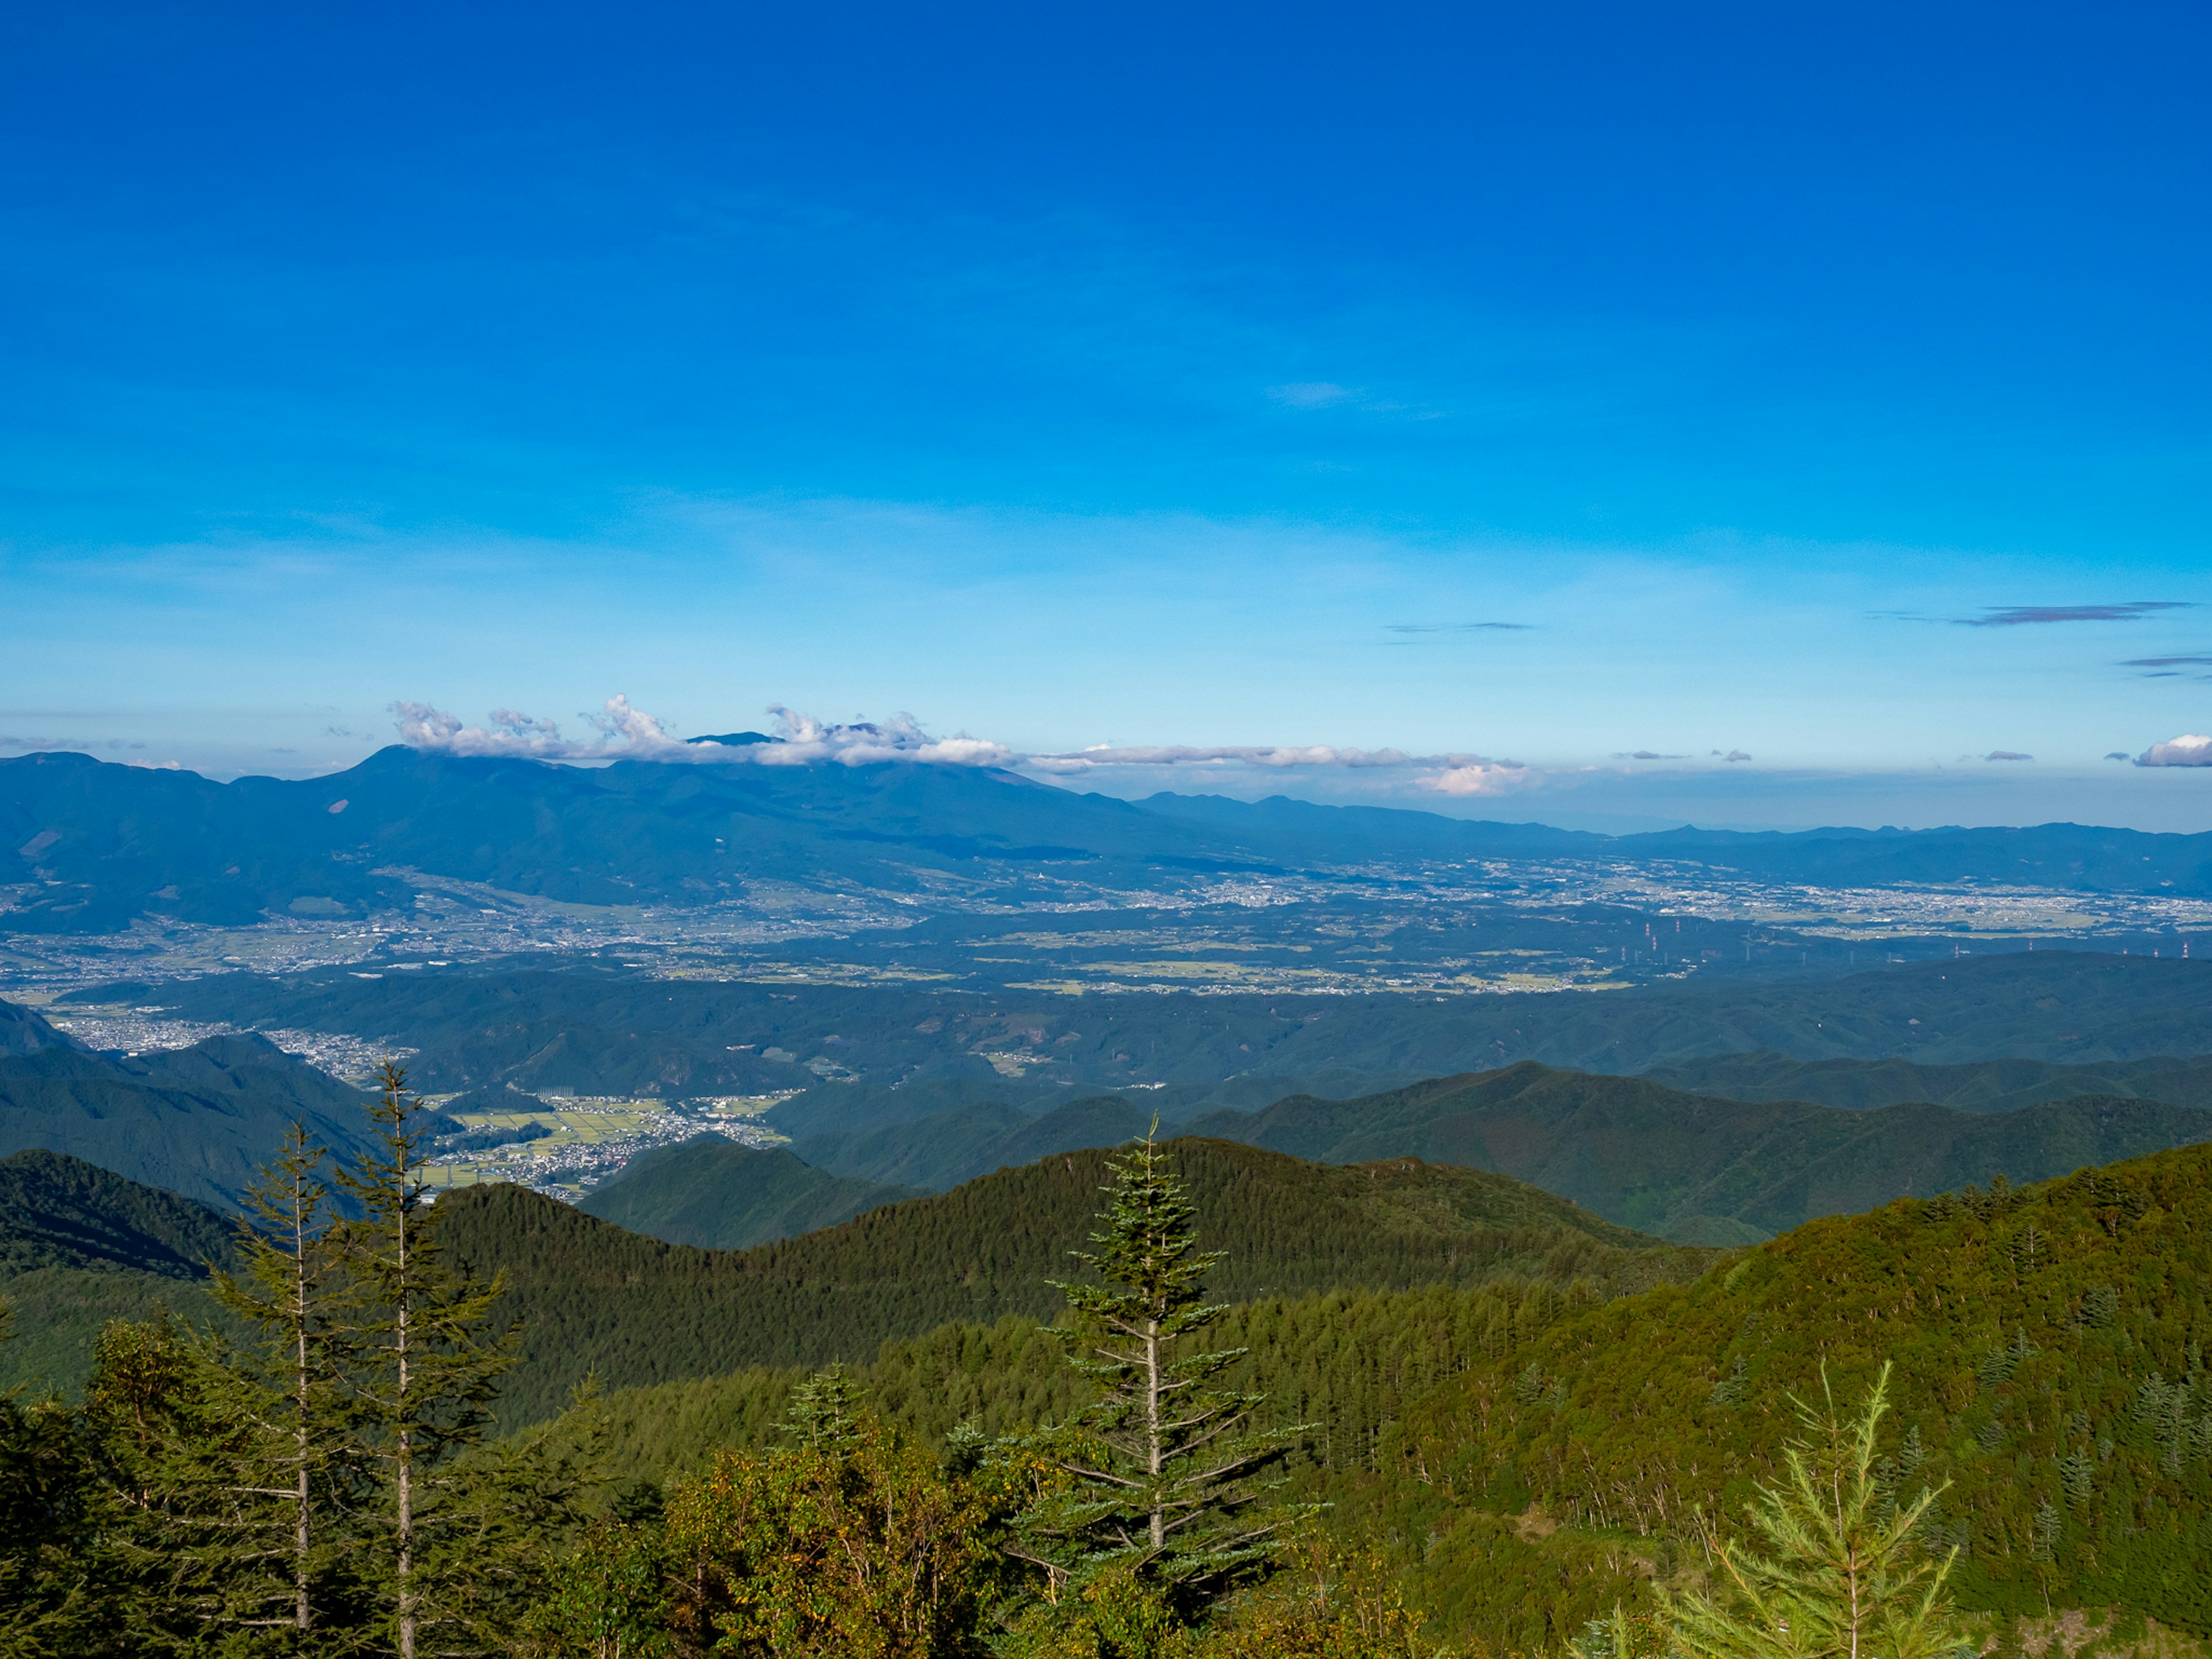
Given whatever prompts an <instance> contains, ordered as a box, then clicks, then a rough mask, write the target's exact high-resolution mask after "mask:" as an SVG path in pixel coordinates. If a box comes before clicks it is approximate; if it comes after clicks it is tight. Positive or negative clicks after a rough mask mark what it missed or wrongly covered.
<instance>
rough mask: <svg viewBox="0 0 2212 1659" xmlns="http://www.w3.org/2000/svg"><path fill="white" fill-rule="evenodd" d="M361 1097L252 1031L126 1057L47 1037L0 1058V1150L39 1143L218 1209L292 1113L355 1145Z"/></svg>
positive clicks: (311, 1127)
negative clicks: (35, 1045) (36, 1045)
mask: <svg viewBox="0 0 2212 1659" xmlns="http://www.w3.org/2000/svg"><path fill="white" fill-rule="evenodd" d="M0 1006H5V1005H4V1004H0ZM366 1101H367V1097H366V1096H364V1095H362V1093H361V1092H360V1091H358V1090H356V1089H352V1088H349V1087H348V1086H347V1085H344V1084H343V1083H340V1082H338V1081H337V1079H334V1078H331V1077H329V1076H326V1075H325V1073H321V1072H319V1071H317V1070H315V1068H314V1067H313V1066H309V1065H307V1063H306V1062H305V1061H304V1060H297V1059H295V1058H294V1057H293V1056H292V1055H290V1054H286V1053H284V1052H283V1050H282V1049H280V1048H277V1047H276V1045H275V1044H274V1043H272V1042H270V1041H269V1040H268V1039H267V1038H265V1037H262V1036H251V1035H248V1036H212V1037H208V1038H206V1039H204V1041H202V1042H197V1043H194V1044H193V1045H192V1046H191V1048H173V1049H167V1050H161V1051H156V1052H154V1053H150V1054H140V1055H137V1056H135V1057H132V1058H128V1059H126V1058H124V1057H122V1056H120V1055H113V1054H93V1053H90V1052H88V1051H87V1050H85V1049H83V1048H78V1047H75V1046H71V1047H66V1048H64V1047H57V1046H51V1045H49V1046H46V1047H41V1048H37V1049H36V1050H35V1051H33V1052H31V1053H27V1054H15V1055H9V1056H7V1057H5V1058H0V1156H4V1155H5V1154H7V1153H10V1152H20V1151H21V1150H23V1149H25V1148H27V1147H44V1148H46V1150H48V1151H50V1152H65V1153H68V1154H70V1156H71V1157H74V1158H82V1159H84V1160H85V1161H86V1162H88V1163H90V1164H97V1165H99V1166H100V1168H102V1169H106V1170H113V1171H115V1172H116V1173H118V1175H121V1176H126V1177H128V1178H129V1179H131V1180H133V1181H137V1182H144V1183H145V1184H147V1185H149V1186H152V1187H159V1188H165V1189H166V1190H167V1191H170V1192H174V1193H181V1194H185V1196H186V1197H189V1198H193V1199H197V1200H199V1201H200V1202H202V1203H205V1204H214V1205H217V1206H225V1207H228V1206H234V1205H235V1204H236V1203H237V1201H238V1199H239V1196H240V1194H242V1193H243V1192H244V1191H245V1190H246V1187H247V1185H248V1184H249V1183H250V1182H252V1179H253V1177H254V1175H255V1172H256V1171H257V1170H259V1169H260V1168H261V1166H262V1165H263V1164H265V1163H267V1162H268V1160H269V1158H270V1156H271V1155H272V1154H273V1153H274V1152H276V1148H277V1146H278V1145H279V1144H280V1143H281V1142H282V1140H283V1137H284V1135H285V1133H286V1132H287V1131H288V1130H289V1129H290V1127H291V1126H292V1125H293V1124H294V1123H295V1121H296V1122H304V1123H305V1124H306V1125H307V1130H308V1133H310V1134H312V1135H313V1137H314V1138H315V1139H318V1140H319V1141H320V1142H321V1143H322V1144H323V1145H324V1146H326V1147H328V1148H330V1149H331V1151H332V1152H337V1153H338V1154H340V1155H342V1156H345V1157H349V1158H350V1157H356V1156H358V1155H359V1154H360V1153H362V1152H365V1151H366V1150H367V1143H366V1141H365V1139H364V1136H365V1133H366V1132H367V1130H368V1119H367V1117H366V1116H365V1115H364V1114H363V1107H364V1105H365V1103H366Z"/></svg>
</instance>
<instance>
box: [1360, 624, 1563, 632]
mask: <svg viewBox="0 0 2212 1659" xmlns="http://www.w3.org/2000/svg"><path fill="white" fill-rule="evenodd" d="M1534 627H1535V624H1534V623H1509V622H1472V623H1383V629H1384V630H1385V631H1386V632H1389V633H1392V634H1526V633H1528V632H1529V631H1530V630H1531V629H1534Z"/></svg>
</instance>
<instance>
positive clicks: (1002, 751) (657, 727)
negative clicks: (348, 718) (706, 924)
mask: <svg viewBox="0 0 2212 1659" xmlns="http://www.w3.org/2000/svg"><path fill="white" fill-rule="evenodd" d="M768 712H769V714H772V715H774V716H775V724H776V726H777V736H776V738H775V740H774V741H772V742H769V743H757V744H719V743H690V742H686V741H685V740H684V739H683V738H676V737H672V736H671V735H670V734H669V731H668V727H667V726H666V724H665V722H664V721H663V720H661V719H660V718H659V716H658V715H655V714H647V712H646V711H645V710H643V709H642V708H633V707H632V706H631V704H630V702H629V698H628V697H626V696H622V695H620V694H619V693H617V695H616V696H611V697H609V698H608V699H607V701H606V703H605V707H604V708H602V709H601V711H600V712H599V713H598V714H586V715H584V716H582V719H583V720H584V721H585V723H586V725H588V726H592V727H593V728H594V729H595V730H596V731H597V732H598V733H599V736H598V737H597V738H595V739H591V740H585V741H579V740H577V739H574V738H564V737H562V735H561V728H560V726H558V725H556V723H555V722H554V721H552V720H543V719H538V718H536V717H533V716H532V715H529V714H520V713H518V712H516V711H515V710H513V709H512V708H501V709H498V710H495V712H494V713H493V714H492V716H491V719H490V723H489V725H488V726H469V725H466V724H465V723H464V722H463V721H462V720H460V719H459V717H458V716H455V715H453V714H447V713H446V712H445V711H444V710H442V709H439V708H432V707H431V706H430V705H429V704H428V703H422V702H395V703H393V704H392V715H393V717H394V722H395V724H396V725H397V726H398V728H399V740H400V741H401V742H402V743H404V744H407V746H408V747H410V749H422V750H432V751H435V752H436V753H439V754H446V755H473V756H483V755H493V756H502V755H503V756H515V757H522V758H526V759H532V760H562V761H607V760H650V761H664V762H669V763H675V764H678V765H685V766H749V765H750V766H811V765H814V764H817V763H822V762H836V763H839V764H842V765H845V766H865V765H866V764H868V763H871V762H875V761H890V760H908V761H922V762H927V763H933V764H938V765H947V766H1009V765H1012V764H1013V763H1015V761H1016V760H1017V759H1018V757H1017V756H1016V755H1015V753H1014V751H1013V750H1011V749H1009V748H1007V747H1006V744H1002V743H993V742H989V741H987V740H986V739H983V738H970V737H967V736H965V735H962V736H956V737H951V738H933V737H931V736H930V735H929V734H928V733H927V732H925V731H923V730H922V729H921V726H920V725H918V724H917V723H916V722H915V718H914V716H913V715H911V714H896V715H893V716H892V717H891V718H890V720H883V721H869V720H857V721H854V723H853V724H851V725H849V726H842V725H836V724H834V723H831V722H828V721H823V720H817V719H815V718H814V717H813V716H812V715H811V714H800V713H799V712H798V711H796V710H795V709H790V708H783V707H782V706H781V705H777V706H775V707H772V708H769V711H768Z"/></svg>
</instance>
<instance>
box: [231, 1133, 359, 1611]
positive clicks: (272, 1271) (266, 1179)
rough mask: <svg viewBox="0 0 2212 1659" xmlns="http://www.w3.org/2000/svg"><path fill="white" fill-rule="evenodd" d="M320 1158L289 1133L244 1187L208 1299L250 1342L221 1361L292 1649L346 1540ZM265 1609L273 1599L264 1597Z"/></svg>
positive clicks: (340, 1319)
mask: <svg viewBox="0 0 2212 1659" xmlns="http://www.w3.org/2000/svg"><path fill="white" fill-rule="evenodd" d="M324 1157H325V1152H324V1149H323V1148H322V1147H320V1146H316V1145H315V1144H314V1143H313V1141H311V1140H310V1139H308V1136H307V1131H306V1129H305V1128H304V1127H302V1126H301V1125H298V1124H295V1125H294V1126H293V1127H292V1129H291V1131H290V1133H289V1134H288V1135H287V1136H286V1137H285V1139H284V1141H283V1146H281V1147H280V1148H279V1149H278V1152H277V1154H276V1158H275V1160H274V1161H273V1162H272V1163H271V1164H270V1165H269V1166H268V1167H267V1168H266V1169H265V1170H263V1171H262V1173H261V1176H260V1177H259V1178H258V1180H257V1181H256V1182H254V1183H253V1185H252V1187H251V1188H248V1189H247V1192H246V1205H245V1215H244V1217H243V1218H241V1220H240V1225H239V1231H238V1244H239V1251H240V1256H241V1257H242V1258H243V1261H244V1263H245V1267H244V1272H243V1273H240V1274H236V1275H234V1274H230V1273H218V1274H216V1277H215V1280H214V1285H213V1289H214V1291H215V1295H216V1300H217V1301H218V1302H220V1303H221V1304H222V1306H223V1307H224V1308H226V1309H227V1310H228V1311H229V1312H231V1313H232V1314H233V1315H234V1316H237V1318H238V1319H239V1320H240V1322H242V1323H244V1324H245V1325H246V1326H247V1327H248V1328H251V1329H253V1330H255V1331H257V1332H258V1342H256V1343H254V1344H253V1345H252V1346H249V1347H248V1348H247V1349H246V1350H245V1351H243V1352H231V1353H227V1354H225V1355H223V1356H222V1358H224V1359H226V1360H227V1361H228V1370H230V1371H231V1373H232V1374H233V1376H234V1377H235V1378H236V1380H237V1381H238V1383H240V1385H241V1395H242V1399H243V1402H244V1403H245V1405H246V1409H247V1410H248V1411H249V1413H251V1417H252V1426H253V1427H254V1429H255V1430H256V1431H258V1432H257V1434H256V1435H255V1437H254V1442H253V1443H252V1447H251V1455H252V1458H253V1461H254V1463H255V1465H256V1467H255V1468H252V1469H251V1470H250V1471H247V1472H246V1477H245V1478H246V1481H247V1482H248V1483H249V1484H250V1485H251V1486H252V1487H253V1489H254V1491H255V1492H256V1493H257V1495H258V1496H259V1497H260V1498H263V1499H264V1500H265V1501H266V1503H267V1504H269V1505H270V1507H271V1508H273V1509H274V1510H276V1512H277V1516H278V1521H279V1524H280V1527H281V1531H282V1538H281V1540H280V1541H277V1542H276V1543H275V1544H274V1545H272V1547H270V1548H269V1549H268V1550H267V1552H266V1553H265V1558H264V1559H265V1570H266V1571H268V1572H269V1574H270V1577H272V1578H274V1579H275V1580H276V1581H277V1584H278V1585H280V1586H281V1592H282V1596H283V1601H285V1602H286V1603H287V1605H285V1606H283V1607H281V1608H278V1607H273V1606H272V1608H271V1609H270V1613H271V1615H276V1614H281V1616H282V1621H283V1622H286V1623H289V1630H290V1638H289V1639H290V1641H291V1643H292V1644H293V1646H294V1648H295V1649H304V1648H305V1647H306V1645H307V1644H308V1643H309V1642H310V1640H311V1633H312V1632H314V1631H315V1630H316V1628H317V1626H318V1625H319V1623H320V1622H322V1621H323V1620H324V1619H325V1616H326V1615H327V1613H328V1612H329V1611H330V1609H329V1608H327V1607H325V1606H324V1605H323V1601H324V1596H325V1592H326V1590H328V1589H329V1588H330V1581H331V1578H332V1577H333V1576H334V1574H336V1573H337V1571H338V1565H337V1564H338V1562H339V1561H340V1559H341V1558H342V1555H343V1550H344V1545H345V1542H346V1541H345V1540H344V1538H343V1535H342V1533H341V1530H340V1522H341V1515H342V1510H343V1494H342V1493H341V1492H339V1491H338V1490H337V1489H336V1488H337V1484H338V1483H341V1482H342V1481H343V1480H344V1479H345V1476H346V1474H348V1473H349V1471H348V1469H347V1465H346V1460H345V1459H344V1455H343V1452H344V1448H345V1446H346V1443H347V1439H348V1434H349V1429H350V1428H351V1426H352V1423H351V1407H352V1405H353V1401H352V1400H351V1398H350V1391H349V1388H348V1386H347V1385H348V1382H349V1364H348V1361H349V1357H350V1355H349V1340H348V1336H349V1331H348V1322H347V1319H346V1317H345V1316H346V1313H347V1312H348V1310H349V1309H348V1305H347V1303H346V1300H345V1297H344V1287H343V1285H340V1284H339V1283H338V1282H337V1279H338V1275H337V1267H336V1263H335V1261H334V1259H333V1252H332V1249H331V1240H330V1238H329V1236H328V1234H329V1228H330V1225H331V1213H330V1210H329V1200H330V1196H331V1194H330V1188H329V1186H328V1185H327V1184H326V1183H325V1181H324V1180H323V1177H322V1174H321V1171H322V1167H323V1160H324ZM277 1596H278V1591H277V1589H276V1588H272V1589H271V1591H270V1600H271V1601H272V1603H273V1602H275V1601H276V1600H277Z"/></svg>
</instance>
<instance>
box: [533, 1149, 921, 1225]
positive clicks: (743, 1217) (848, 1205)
mask: <svg viewBox="0 0 2212 1659" xmlns="http://www.w3.org/2000/svg"><path fill="white" fill-rule="evenodd" d="M919 1197H921V1191H920V1189H919V1188H913V1187H890V1186H884V1185H882V1184H880V1183H878V1182H871V1181H855V1180H853V1179H851V1178H849V1177H847V1176H834V1175H830V1174H829V1173H827V1172H826V1171H824V1170H817V1169H815V1168H814V1167H812V1166H811V1164H804V1163H801V1162H800V1161H799V1158H796V1157H795V1156H793V1154H792V1153H790V1152H786V1151H784V1150H783V1149H782V1148H781V1147H774V1148H769V1149H762V1148H758V1147H752V1146H738V1145H737V1144H736V1143H735V1142H733V1141H732V1140H729V1139H726V1138H725V1137H724V1136H721V1135H714V1134H708V1135H701V1136H700V1137H698V1139H695V1140H687V1141H684V1142H683V1143H682V1144H681V1145H678V1146H657V1147H655V1148H654V1149H653V1151H651V1152H645V1153H642V1154H641V1155H640V1156H638V1157H636V1158H632V1159H631V1160H630V1161H629V1164H626V1165H624V1166H623V1170H622V1172H621V1173H620V1174H618V1175H617V1176H615V1177H614V1178H613V1179H612V1180H611V1181H608V1182H604V1183H603V1184H601V1185H600V1186H599V1187H596V1188H593V1189H592V1192H591V1193H590V1194H589V1195H588V1196H586V1198H585V1199H584V1200H583V1202H581V1203H580V1204H579V1205H578V1206H576V1207H577V1208H578V1209H580V1210H581V1211H582V1212H584V1213H585V1214H586V1215H589V1216H596V1217H598V1218H599V1219H600V1220H602V1221H611V1222H612V1223H613V1224H614V1225H616V1226H617V1227H623V1228H627V1229H628V1230H629V1231H631V1232H634V1233H643V1234H645V1235H646V1236H647V1237H650V1238H658V1239H660V1240H662V1241H664V1242H665V1243H670V1244H691V1245H696V1246H697V1247H699V1248H700V1249H709V1250H742V1249H750V1247H751V1246H753V1245H755V1244H765V1243H769V1242H771V1241H772V1240H775V1239H779V1238H790V1237H793V1236H795V1235H797V1234H799V1233H811V1232H813V1231H816V1230H817V1229H819V1228H823V1227H834V1226H836V1225H837V1224H838V1223H839V1222H841V1221H850V1220H851V1219H852V1218H854V1216H856V1215H860V1214H862V1213H864V1212H866V1211H869V1210H872V1209H875V1208H876V1207H877V1206H879V1205H884V1204H896V1203H897V1202H898V1201H899V1200H901V1199H907V1198H919Z"/></svg>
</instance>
